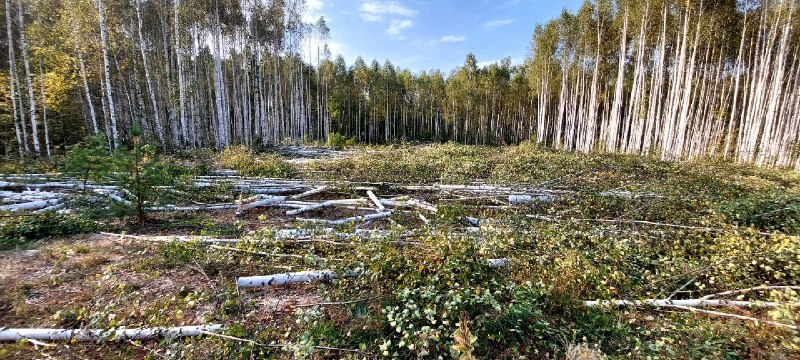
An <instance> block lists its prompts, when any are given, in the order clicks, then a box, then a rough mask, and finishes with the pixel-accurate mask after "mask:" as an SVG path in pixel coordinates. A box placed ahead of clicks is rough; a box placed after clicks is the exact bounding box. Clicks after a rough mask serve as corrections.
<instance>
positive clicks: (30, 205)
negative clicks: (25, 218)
mask: <svg viewBox="0 0 800 360" xmlns="http://www.w3.org/2000/svg"><path fill="white" fill-rule="evenodd" d="M60 201H61V200H58V199H52V200H39V201H31V202H27V203H22V204H14V205H4V206H0V211H21V210H39V209H44V208H46V207H49V206H55V205H57V204H58V203H59V202H60Z"/></svg>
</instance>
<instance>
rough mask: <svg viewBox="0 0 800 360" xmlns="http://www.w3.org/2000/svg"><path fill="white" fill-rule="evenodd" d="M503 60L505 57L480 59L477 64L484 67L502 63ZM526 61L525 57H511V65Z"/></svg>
mask: <svg viewBox="0 0 800 360" xmlns="http://www.w3.org/2000/svg"><path fill="white" fill-rule="evenodd" d="M502 61H503V59H500V60H493V61H479V62H478V63H477V64H476V65H478V67H479V68H484V67H487V66H491V65H494V64H497V65H500V63H501V62H502ZM524 61H525V59H523V58H511V65H512V66H513V65H519V64H522V63H523V62H524Z"/></svg>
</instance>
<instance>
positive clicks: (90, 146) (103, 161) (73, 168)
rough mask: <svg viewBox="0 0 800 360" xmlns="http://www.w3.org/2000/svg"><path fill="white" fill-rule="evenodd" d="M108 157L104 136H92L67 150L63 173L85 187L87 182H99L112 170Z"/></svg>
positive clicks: (109, 154)
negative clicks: (79, 180)
mask: <svg viewBox="0 0 800 360" xmlns="http://www.w3.org/2000/svg"><path fill="white" fill-rule="evenodd" d="M110 156H111V153H110V152H109V151H108V142H107V141H106V138H105V136H103V135H97V136H93V137H90V138H89V139H88V141H87V142H86V143H82V144H78V145H75V146H73V147H72V148H70V149H69V151H68V152H67V161H66V164H64V171H65V172H66V173H67V174H70V175H73V176H75V177H77V178H79V179H81V180H82V181H83V185H84V187H85V186H86V183H87V182H88V181H89V180H91V181H100V180H102V179H103V178H105V177H106V176H107V175H108V174H109V173H110V172H111V171H112V170H113V165H114V164H113V162H112V161H109V158H110Z"/></svg>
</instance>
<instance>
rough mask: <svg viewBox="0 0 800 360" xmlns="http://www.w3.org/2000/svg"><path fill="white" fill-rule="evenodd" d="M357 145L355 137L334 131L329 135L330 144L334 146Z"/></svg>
mask: <svg viewBox="0 0 800 360" xmlns="http://www.w3.org/2000/svg"><path fill="white" fill-rule="evenodd" d="M355 145H356V139H355V138H348V137H346V136H344V135H342V134H339V133H332V134H329V135H328V146H330V147H334V148H347V147H353V146H355Z"/></svg>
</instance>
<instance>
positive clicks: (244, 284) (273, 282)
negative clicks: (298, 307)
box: [236, 270, 359, 288]
mask: <svg viewBox="0 0 800 360" xmlns="http://www.w3.org/2000/svg"><path fill="white" fill-rule="evenodd" d="M358 275H359V273H357V272H348V273H346V274H345V275H344V276H345V277H355V276H358ZM340 277H341V276H339V274H337V273H335V272H333V271H331V270H322V271H301V272H294V273H285V274H275V275H266V276H248V277H240V278H238V279H237V280H236V286H238V287H239V288H254V287H266V286H282V285H291V284H299V283H306V282H321V281H331V280H333V279H338V278H340Z"/></svg>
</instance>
